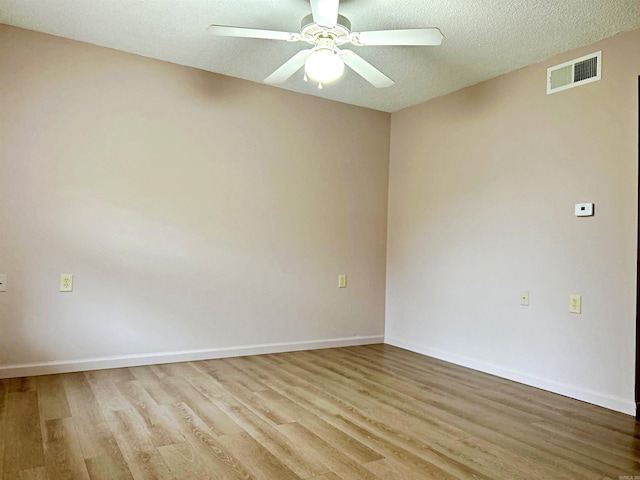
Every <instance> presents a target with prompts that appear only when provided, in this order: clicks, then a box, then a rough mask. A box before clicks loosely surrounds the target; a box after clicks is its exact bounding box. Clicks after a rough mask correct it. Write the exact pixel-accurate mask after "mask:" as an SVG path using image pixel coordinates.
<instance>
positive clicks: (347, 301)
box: [0, 26, 390, 376]
mask: <svg viewBox="0 0 640 480" xmlns="http://www.w3.org/2000/svg"><path fill="white" fill-rule="evenodd" d="M0 108H1V110H0V273H7V274H8V275H9V291H8V292H7V293H0V336H1V337H0V367H3V368H0V374H4V375H5V376H6V375H11V374H18V373H33V372H36V371H41V370H38V369H33V368H32V369H28V368H27V369H26V370H25V369H24V368H23V369H21V368H16V365H20V364H30V365H28V366H27V367H34V364H35V365H40V366H42V364H44V366H45V367H46V366H47V365H48V366H50V367H51V364H49V363H47V362H71V363H69V364H66V365H65V364H63V365H61V366H57V367H56V366H55V365H54V367H55V368H59V369H62V370H64V369H73V368H93V367H96V366H105V365H113V364H117V363H118V362H117V359H115V360H114V359H111V360H112V361H106V362H102V363H101V360H100V359H102V360H104V357H111V356H127V355H134V356H136V357H135V358H132V359H128V360H122V359H120V360H122V362H121V363H122V364H127V363H145V362H147V361H156V360H157V361H164V360H173V359H183V358H191V357H194V356H198V355H200V356H205V357H206V356H213V355H217V354H236V353H243V352H244V353H247V352H248V353H251V352H256V351H269V350H278V349H285V350H286V349H292V348H297V347H301V346H323V345H326V346H328V345H334V344H340V343H348V344H352V343H358V342H361V341H362V342H365V343H366V342H370V341H375V340H376V339H377V340H379V339H381V338H382V337H381V335H382V334H383V329H384V300H385V298H384V288H385V249H386V245H385V243H386V209H387V184H388V155H389V124H390V115H389V114H385V113H380V112H376V111H372V110H367V109H363V108H358V107H353V106H349V105H345V104H340V103H335V102H329V101H325V100H321V99H316V98H312V97H307V96H303V95H299V94H293V93H290V92H285V91H283V90H278V89H274V88H271V87H267V86H262V85H257V84H253V83H249V82H245V81H240V80H236V79H231V78H227V77H223V76H219V75H214V74H210V73H206V72H202V71H198V70H194V69H189V68H184V67H180V66H177V65H172V64H168V63H163V62H159V61H155V60H150V59H146V58H142V57H137V56H134V55H129V54H125V53H120V52H116V51H113V50H109V49H104V48H99V47H95V46H91V45H87V44H82V43H78V42H73V41H68V40H64V39H60V38H56V37H52V36H47V35H42V34H37V33H33V32H29V31H25V30H20V29H16V28H12V27H7V26H0ZM61 273H73V274H74V275H75V290H74V292H73V293H60V292H58V281H59V275H60V274H61ZM339 273H346V274H347V275H348V288H346V289H338V288H337V275H338V274H339ZM376 336H378V337H377V338H372V337H376ZM341 339H346V340H341ZM296 342H303V343H302V344H299V343H296ZM304 342H309V343H304ZM265 344H276V345H275V346H269V345H267V347H261V345H265ZM240 347H248V348H244V349H243V348H240ZM221 349H223V350H221ZM224 349H228V350H224ZM180 352H182V353H183V354H184V355H183V356H180V355H174V354H176V353H178V354H179V353H180ZM185 352H186V353H185ZM216 352H217V353H216ZM220 352H222V353H220ZM154 354H160V356H159V357H153V358H152V357H151V355H154ZM165 354H166V355H165ZM138 356H139V357H138ZM87 359H98V360H99V361H97V362H88V363H82V362H81V361H83V360H87ZM54 367H51V368H50V369H49V370H46V369H45V370H46V371H52V368H53V369H54V370H55V368H54Z"/></svg>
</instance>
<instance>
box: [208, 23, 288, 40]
mask: <svg viewBox="0 0 640 480" xmlns="http://www.w3.org/2000/svg"><path fill="white" fill-rule="evenodd" d="M207 30H208V31H209V32H211V33H212V34H214V35H218V36H220V37H245V38H264V39H267V40H286V41H289V42H295V41H298V40H300V38H301V37H300V34H299V33H289V32H277V31H275V30H258V29H255V28H244V27H230V26H227V25H209V28H208V29H207Z"/></svg>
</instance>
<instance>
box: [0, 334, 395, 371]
mask: <svg viewBox="0 0 640 480" xmlns="http://www.w3.org/2000/svg"><path fill="white" fill-rule="evenodd" d="M383 341H384V336H383V335H371V336H367V337H347V338H334V339H329V340H310V341H304V342H290V343H267V344H260V345H241V346H238V347H224V348H212V349H204V350H186V351H181V352H163V353H150V354H141V355H119V356H114V357H101V358H83V359H78V360H60V361H52V362H41V363H24V364H19V365H4V366H0V378H15V377H30V376H34V375H51V374H54V373H69V372H84V371H88V370H103V369H105V368H121V367H138V366H142V365H154V364H159V363H176V362H191V361H195V360H210V359H214V358H228V357H244V356H247V355H262V354H267V353H282V352H295V351H299V350H317V349H321V348H336V347H353V346H356V345H370V344H373V343H382V342H383Z"/></svg>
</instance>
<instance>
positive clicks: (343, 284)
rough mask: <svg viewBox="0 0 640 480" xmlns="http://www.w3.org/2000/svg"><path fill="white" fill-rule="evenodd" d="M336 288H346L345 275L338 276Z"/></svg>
mask: <svg viewBox="0 0 640 480" xmlns="http://www.w3.org/2000/svg"><path fill="white" fill-rule="evenodd" d="M338 287H339V288H347V276H346V275H338Z"/></svg>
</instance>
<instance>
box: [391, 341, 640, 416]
mask: <svg viewBox="0 0 640 480" xmlns="http://www.w3.org/2000/svg"><path fill="white" fill-rule="evenodd" d="M384 343H386V344H388V345H392V346H394V347H398V348H404V349H405V350H409V351H412V352H415V353H419V354H421V355H426V356H428V357H433V358H437V359H438V360H443V361H445V362H450V363H454V364H456V365H460V366H462V367H467V368H471V369H473V370H478V371H480V372H484V373H488V374H491V375H496V376H498V377H501V378H505V379H507V380H512V381H514V382H518V383H522V384H525V385H529V386H531V387H535V388H540V389H542V390H547V391H549V392H552V393H557V394H559V395H564V396H566V397H570V398H574V399H576V400H581V401H583V402H587V403H591V404H594V405H598V406H600V407H604V408H608V409H610V410H615V411H617V412H622V413H626V414H628V415H635V414H636V404H635V402H634V401H633V399H629V400H627V399H624V398H620V397H615V396H613V395H609V394H606V393H602V392H596V391H593V390H588V389H583V388H580V387H575V386H572V385H565V384H562V383H558V382H554V381H552V380H547V379H544V378H538V377H534V376H531V375H527V374H525V373H522V372H517V371H513V370H509V369H506V368H503V367H500V366H497V365H492V364H489V363H484V362H479V361H476V360H473V359H471V358H466V357H462V356H459V355H455V354H452V353H449V352H444V351H441V350H436V349H433V348H430V347H425V346H423V345H418V344H415V343H412V342H408V341H406V340H403V339H400V338H394V337H389V336H385V339H384Z"/></svg>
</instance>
